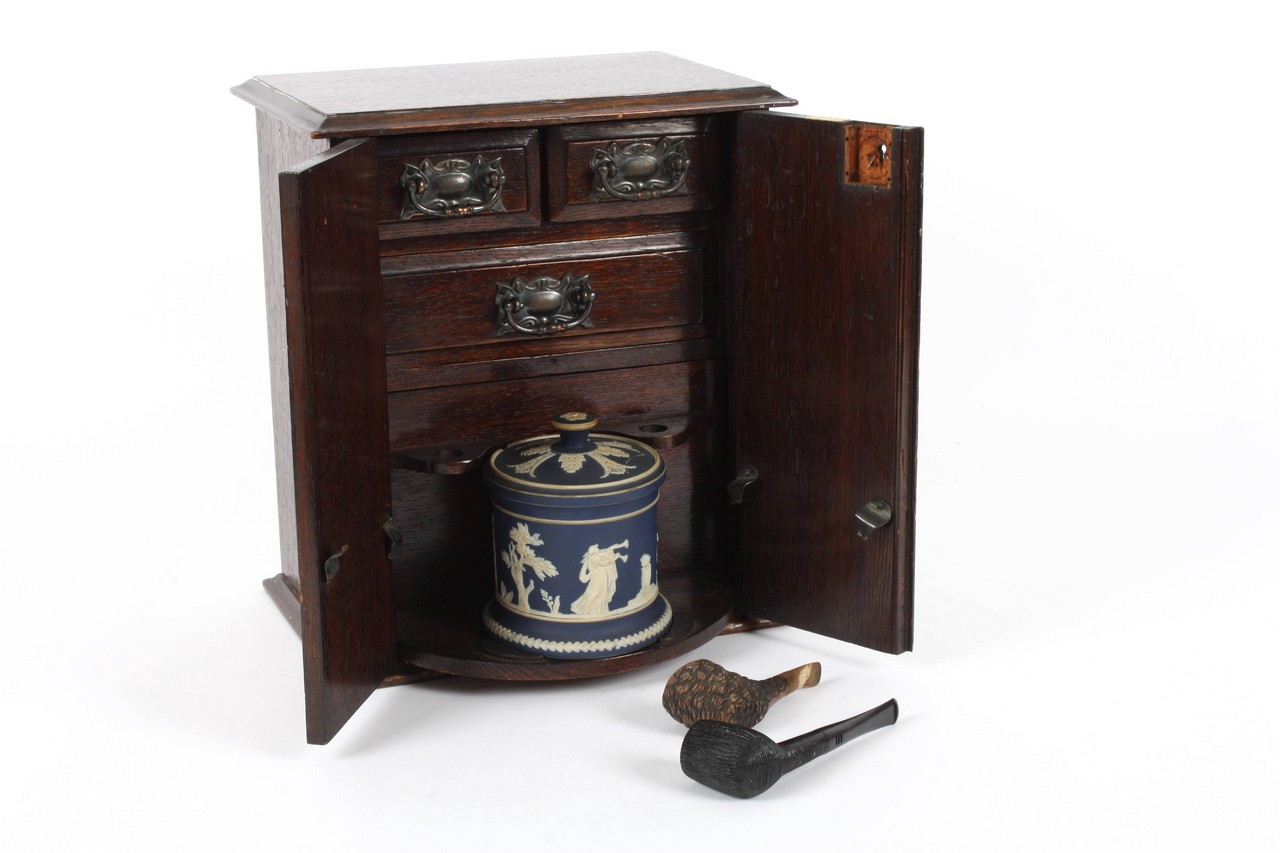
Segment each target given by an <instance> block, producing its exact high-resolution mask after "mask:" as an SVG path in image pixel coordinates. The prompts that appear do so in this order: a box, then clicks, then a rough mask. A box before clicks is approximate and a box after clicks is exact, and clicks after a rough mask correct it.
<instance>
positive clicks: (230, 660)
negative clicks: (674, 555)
mask: <svg viewBox="0 0 1280 853" xmlns="http://www.w3.org/2000/svg"><path fill="white" fill-rule="evenodd" d="M23 8H24V9H26V8H30V6H27V7H23ZM41 8H42V11H40V12H37V13H32V12H30V11H17V12H14V11H11V12H9V13H8V14H7V18H6V24H5V32H4V34H3V35H2V36H0V40H2V41H3V44H2V45H0V47H2V48H3V49H0V57H2V58H0V62H2V63H3V64H4V69H3V71H4V77H3V79H4V81H5V94H4V99H3V108H2V109H0V115H2V116H3V121H4V133H3V134H2V135H0V137H2V140H3V141H2V142H0V145H3V147H4V155H5V156H4V158H3V165H2V167H0V169H2V171H0V176H2V177H0V186H2V187H3V190H4V192H3V200H2V204H0V217H3V230H2V231H0V233H3V239H4V283H3V289H2V292H3V315H2V316H3V319H4V324H3V333H2V334H0V365H2V366H0V370H2V371H3V380H4V381H3V392H4V393H3V400H4V406H3V408H4V413H3V417H2V419H0V423H2V424H3V426H2V427H0V429H3V442H0V453H2V454H3V457H2V462H3V468H2V470H0V525H3V538H2V539H0V567H2V568H3V574H2V575H0V578H2V580H3V582H2V585H0V617H2V618H0V653H2V654H3V660H2V661H0V664H2V669H0V677H2V678H3V679H4V684H5V688H4V693H3V702H0V715H2V716H3V725H2V727H0V743H3V746H0V786H3V789H4V790H3V792H0V813H2V814H3V816H2V817H0V846H4V847H5V849H9V850H45V849H50V850H52V849H69V850H93V849H108V848H118V849H132V850H195V849H200V850H203V849H207V850H232V849H267V848H269V847H270V848H277V849H279V848H284V847H286V846H287V847H288V848H290V849H295V850H353V849H360V850H392V849H414V850H422V849H439V850H455V849H493V850H512V849H520V848H525V847H526V846H528V845H532V846H533V848H534V849H547V850H550V849H556V850H588V849H610V850H619V851H629V850H653V849H676V850H693V849H704V850H705V849H720V848H726V847H733V848H742V849H748V850H753V849H764V848H766V847H768V848H777V847H778V846H779V845H781V844H784V843H786V844H787V845H788V849H791V848H792V847H796V846H803V845H808V846H810V847H812V848H814V849H835V848H836V847H837V846H838V847H839V848H840V849H849V850H868V851H895V850H912V851H915V850H919V851H939V850H983V851H994V850H1001V851H1004V850H1007V851H1028V850H1036V851H1047V850H1064V851H1078V850H1085V849H1089V850H1121V849H1135V850H1161V851H1167V850H1206V849H1228V848H1230V849H1239V850H1260V849H1274V848H1273V847H1270V845H1272V844H1274V843H1275V838H1276V836H1277V825H1276V818H1275V817H1274V807H1275V803H1276V801H1277V800H1278V799H1280V782H1278V779H1280V768H1278V767H1277V762H1278V761H1280V742H1278V738H1277V734H1276V731H1277V722H1276V719H1277V711H1278V710H1280V709H1278V708H1277V702H1276V699H1275V692H1276V691H1275V687H1276V663H1275V661H1276V655H1277V652H1280V642H1278V631H1277V627H1276V607H1277V603H1278V599H1280V595H1278V592H1280V585H1278V583H1277V579H1276V578H1277V569H1280V547H1278V538H1280V534H1278V533H1277V530H1278V528H1280V524H1278V523H1277V511H1278V510H1280V505H1278V504H1280V501H1278V500H1277V483H1278V482H1280V461H1278V460H1280V456H1278V453H1277V449H1276V443H1277V439H1280V428H1278V427H1280V391H1278V387H1277V386H1278V385H1280V382H1278V381H1277V368H1278V367H1280V351H1278V348H1277V344H1276V340H1275V336H1274V333H1273V329H1274V327H1275V325H1276V322H1277V315H1278V313H1280V312H1278V309H1280V296H1278V295H1277V288H1278V286H1280V276H1278V275H1277V264H1276V262H1275V244H1276V231H1277V224H1278V222H1277V214H1276V194H1277V191H1278V190H1280V182H1278V181H1277V160H1278V159H1280V158H1278V156H1277V150H1276V145H1277V141H1276V131H1277V121H1276V106H1275V104H1276V101H1275V98H1276V95H1275V84H1276V81H1277V79H1278V76H1280V75H1278V74H1277V68H1276V65H1275V62H1274V61H1273V59H1272V58H1270V57H1273V56H1274V46H1273V45H1272V44H1270V43H1269V42H1270V41H1271V40H1272V39H1271V38H1270V36H1269V35H1268V33H1272V34H1273V33H1274V28H1273V27H1264V25H1263V22H1262V21H1261V19H1259V18H1258V17H1256V16H1254V15H1253V14H1251V13H1249V12H1247V11H1246V5H1245V4H1235V3H1216V4H1202V3H1201V4H1182V3H1165V4H1150V6H1149V8H1148V7H1147V6H1146V5H1145V4H1144V5H1143V6H1141V7H1139V6H1138V5H1137V4H1122V3H1108V4H1092V3H1072V4H1069V5H1062V6H1058V7H1042V6H1041V5H1039V4H1025V3H1018V4H1009V5H1007V6H1002V5H998V4H994V5H993V4H981V3H947V4H936V5H934V4H928V3H917V4H894V3H885V2H877V3H845V4H833V5H819V4H816V3H808V2H792V3H787V4H777V3H770V4H755V3H738V4H723V5H721V6H720V8H721V10H722V11H711V10H710V7H696V8H688V7H684V6H681V5H680V4H662V3H648V4H646V3H639V2H634V3H629V4H599V3H572V4H568V3H556V2H543V3H519V4H516V3H505V2H483V3H469V4H440V3H424V2H415V3H395V2H386V3H379V4H376V5H375V4H372V3H364V4H357V3H342V4H328V3H320V2H317V3H311V4H306V5H302V4H298V5H295V6H292V7H289V8H283V7H277V6H276V5H274V4H271V3H265V2H264V3H253V4H248V3H237V2H225V3H220V4H218V5H217V6H211V7H209V8H207V9H205V10H203V11H201V10H199V9H197V8H194V7H186V6H181V5H174V4H163V5H161V4H157V5H155V6H145V5H140V4H129V3H124V4H119V3H116V4H96V5H94V6H88V5H84V6H65V7H58V6H54V5H46V6H43V7H41ZM1248 8H1261V4H1248ZM178 10H182V11H178ZM33 14H34V15H35V17H33ZM24 15H25V16H26V17H24ZM619 19H623V20H625V21H626V22H627V23H625V24H623V23H615V21H618V20H619ZM615 50H616V51H627V50H665V51H667V52H670V53H674V54H676V55H678V56H684V57H686V58H689V59H694V60H697V61H700V62H703V63H706V64H708V65H712V66H716V67H720V68H724V69H726V70H729V71H732V72H735V73H738V74H742V75H744V76H747V77H751V78H754V79H757V80H763V81H765V82H767V83H769V84H771V85H773V86H774V87H776V88H777V89H779V90H780V91H782V92H784V93H786V94H788V95H792V96H793V97H796V98H799V99H800V101H801V107H800V108H799V109H800V110H801V111H805V112H809V113H812V114H816V115H832V116H841V117H846V118H853V119H861V120H869V121H883V122H895V123H902V124H919V125H923V126H924V127H925V128H926V184H925V237H924V246H925V251H924V309H923V348H922V356H921V371H920V372H921V382H920V459H919V522H918V530H919V538H918V563H917V584H916V594H917V610H916V625H917V628H916V649H917V650H916V651H915V652H914V653H913V654H910V655H905V656H902V657H897V658H894V657H889V656H883V655H878V654H875V653H872V652H866V651H863V650H859V649H856V648H852V647H847V646H843V645H841V644H838V643H834V642H830V641H826V640H823V639H821V638H817V637H814V636H810V635H806V634H803V633H800V632H797V631H793V630H790V629H782V630H777V631H773V632H765V633H761V634H755V635H749V636H739V637H730V638H720V639H717V640H715V641H713V642H712V643H711V644H710V645H708V646H707V647H705V648H704V649H703V650H702V651H701V652H700V654H702V655H705V656H707V657H711V658H713V659H715V660H717V661H719V662H720V663H722V664H724V665H726V666H728V667H729V668H731V669H736V670H738V671H740V672H743V673H745V674H748V675H751V676H753V677H757V678H761V677H765V676H767V675H771V674H773V673H774V672H777V671H779V670H782V669H786V668H789V667H791V666H794V665H796V664H799V663H802V662H805V661H807V660H811V659H818V660H821V661H822V662H823V664H824V666H825V671H826V676H825V678H824V681H823V684H822V685H820V686H819V687H818V688H816V689H814V690H810V691H806V692H804V693H802V694H800V695H797V696H795V697H791V698H789V699H787V700H786V701H785V702H784V703H782V704H780V705H778V706H777V707H776V708H775V709H774V710H773V711H772V712H771V713H770V715H769V716H768V717H767V718H766V720H765V721H764V722H763V723H762V724H761V729H762V730H763V731H764V732H766V733H767V734H769V735H771V736H772V737H774V738H776V739H779V740H781V739H783V738H786V737H790V736H792V735H794V734H798V733H800V732H803V731H807V730H808V729H810V728H813V727H815V726H817V725H820V724H823V723H827V722H830V721H833V720H835V719H838V718H841V717H844V716H849V715H851V714H853V713H855V712H857V711H860V710H862V709H864V708H868V707H871V706H872V705H875V704H878V703H880V702H881V701H883V700H884V699H886V698H888V697H890V696H896V697H897V698H898V700H899V701H900V702H901V704H902V709H903V714H902V719H901V720H900V722H899V723H898V725H897V726H896V727H894V728H891V729H888V730H886V731H882V732H877V733H875V734H873V735H870V736H868V737H867V738H866V739H864V740H861V741H857V742H855V743H853V744H850V745H846V746H844V747H843V748H842V749H841V750H839V751H837V752H834V753H832V754H830V755H828V756H825V757H823V758H821V759H819V760H818V761H817V762H815V763H814V764H811V765H809V766H808V767H806V768H803V769H801V770H797V771H795V772H794V773H792V774H791V775H789V776H787V777H786V778H784V779H783V780H782V782H780V783H779V784H778V786H777V787H775V788H774V789H773V790H771V791H770V792H768V793H766V794H765V795H764V796H762V797H760V798H758V799H755V800H751V801H736V800H731V799H729V798H726V797H723V796H721V795H718V794H715V793H714V792H711V791H709V790H707V789H703V788H701V787H699V786H697V785H695V784H694V783H693V782H691V781H689V780H687V779H686V778H685V777H684V776H683V775H681V773H680V771H679V767H678V764H677V755H678V751H679V746H680V739H681V736H682V731H683V730H682V729H681V728H679V727H678V726H676V725H675V724H674V723H672V722H671V721H670V720H668V719H667V718H666V717H665V715H664V714H663V712H662V710H661V708H660V706H659V696H660V693H661V688H662V685H663V683H664V681H665V679H666V676H667V675H668V674H669V672H670V670H671V669H673V668H674V666H675V665H674V664H672V665H671V666H662V667H658V668H655V669H654V670H652V671H644V672H638V673H633V674H629V675H625V676H621V677H616V678H612V679H609V680H605V681H601V682H595V683H575V684H561V685H542V686H522V685H493V684H482V683H472V682H465V681H453V682H450V683H441V684H434V685H420V686H412V687H403V688H397V689H393V690H383V691H379V692H378V693H377V694H376V695H375V696H374V697H373V698H372V699H370V701H369V702H368V703H367V705H366V706H365V707H364V708H363V709H362V710H361V711H360V712H359V713H358V714H357V715H356V717H355V719H354V720H353V721H352V722H351V723H350V724H349V725H348V726H347V727H346V728H345V729H344V730H343V731H342V732H341V733H340V734H339V736H338V737H337V739H336V740H335V741H334V742H333V743H332V744H330V745H329V746H326V747H313V746H307V745H306V744H305V743H304V735H303V700H302V680H301V655H300V646H299V643H298V641H297V639H296V637H295V636H294V635H293V633H292V631H291V630H290V629H289V628H288V627H287V625H286V624H285V622H284V621H283V620H282V619H281V618H280V616H279V615H278V613H277V612H276V610H275V608H274V606H273V605H272V604H271V603H270V601H269V599H268V598H267V596H266V594H265V593H264V592H263V591H262V589H261V588H260V586H259V582H260V580H261V579H262V578H263V577H266V576H267V575H269V574H272V573H274V572H275V571H276V568H275V566H276V562H277V553H278V552H277V545H276V529H275V525H276V513H275V498H274V493H275V492H274V490H275V486H274V471H273V462H272V452H271V424H270V410H269V397H268V386H267V353H266V339H265V323H264V319H263V318H264V311H263V297H262V288H261V256H260V248H259V246H260V243H259V230H258V229H259V221H258V219H259V214H258V199H257V174H256V170H257V163H256V154H255V147H254V146H255V141H254V123H253V111H252V109H251V108H250V107H249V106H248V105H247V104H244V103H242V102H240V101H239V100H237V99H235V98H233V97H232V96H231V95H230V94H229V93H228V89H229V88H230V87H231V86H233V85H236V84H238V83H240V82H241V81H242V80H244V79H245V78H247V77H249V76H251V75H254V74H270V73H282V72H293V71H313V70H326V69H335V68H361V67H372V66H383V65H413V64H425V63H432V62H460V61H467V60H471V59H475V60H483V59H509V58H521V57H529V56H555V55H566V54H584V53H602V52H612V51H615ZM691 657H692V656H691Z"/></svg>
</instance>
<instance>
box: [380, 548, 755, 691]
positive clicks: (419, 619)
mask: <svg viewBox="0 0 1280 853" xmlns="http://www.w3.org/2000/svg"><path fill="white" fill-rule="evenodd" d="M659 586H660V589H661V592H662V594H663V595H664V596H666V598H667V600H668V601H670V602H671V607H672V610H674V611H675V615H674V619H673V622H672V625H671V630H670V631H668V632H667V634H666V636H664V637H663V638H662V639H661V640H659V641H658V642H657V643H655V644H654V645H652V646H649V647H648V648H645V649H641V650H640V651H637V652H631V653H629V654H625V655H618V656H617V657H611V658H603V659H600V660H550V659H548V658H544V657H542V656H541V655H536V654H530V653H527V652H522V651H520V650H518V649H515V648H513V647H510V646H507V645H505V644H503V643H501V642H499V641H498V640H497V639H495V638H493V637H491V636H489V634H488V633H487V632H486V631H484V630H483V628H482V626H481V622H480V607H476V608H475V612H474V613H473V612H470V611H469V610H467V609H465V608H458V607H456V606H453V607H445V608H442V609H441V610H440V611H433V610H426V609H424V610H419V611H415V612H412V613H407V614H406V613H402V614H401V615H400V622H399V627H398V631H397V633H398V636H399V639H400V648H399V654H400V657H401V659H402V660H404V661H405V662H407V663H410V664H413V665H414V666H419V667H422V668H423V669H428V670H433V671H435V672H444V673H449V674H452V675H465V676H470V677H473V678H490V679H496V680H500V681H567V680H570V679H578V678H593V677H596V676H600V675H612V674H614V673H619V672H629V671H631V670H633V669H639V668H640V667H644V666H650V665H652V664H655V663H661V662H663V661H667V660H672V659H674V658H677V657H680V656H681V655H683V654H685V653H687V652H689V651H692V650H693V649H696V648H697V647H698V646H701V645H702V644H704V643H706V642H707V641H709V640H710V639H711V638H712V637H715V636H716V635H717V634H719V633H720V632H721V631H722V630H723V629H724V627H725V625H726V624H728V622H729V616H730V612H731V610H732V602H733V600H732V596H731V594H730V591H729V589H728V587H727V586H725V585H724V584H722V583H720V582H719V581H716V580H714V579H711V578H707V577H705V576H703V575H700V574H697V573H694V572H685V573H682V574H677V575H670V576H665V575H664V576H662V577H660V578H659Z"/></svg>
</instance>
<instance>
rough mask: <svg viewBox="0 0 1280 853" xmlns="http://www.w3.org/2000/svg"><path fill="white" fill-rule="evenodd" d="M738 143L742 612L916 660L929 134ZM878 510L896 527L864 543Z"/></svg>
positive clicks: (905, 131)
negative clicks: (745, 471) (863, 520)
mask: <svg viewBox="0 0 1280 853" xmlns="http://www.w3.org/2000/svg"><path fill="white" fill-rule="evenodd" d="M737 137H738V155H737V159H736V162H735V164H734V166H733V169H732V172H733V176H732V182H733V197H732V207H731V215H732V222H731V225H732V230H733V234H734V238H735V245H736V251H734V252H733V253H732V258H731V259H730V260H731V263H732V264H733V272H732V273H731V278H730V281H731V285H730V287H729V295H728V300H729V308H730V311H731V316H730V318H729V320H730V322H729V324H728V328H729V334H730V335H732V336H733V340H732V346H731V347H730V352H731V353H732V359H731V362H730V405H731V407H732V411H733V418H732V420H733V423H734V431H735V436H734V447H735V456H734V461H735V462H736V464H737V465H738V466H748V465H749V466H752V467H754V468H755V469H756V471H757V472H758V479H757V480H756V482H754V483H753V484H751V485H749V486H747V487H746V489H745V491H744V494H743V499H742V504H741V518H740V522H741V529H742V536H741V542H742V551H741V554H740V555H739V559H738V573H739V577H738V586H739V589H740V597H739V609H740V611H742V612H743V613H744V614H748V615H751V616H756V617H764V618H769V619H775V620H778V621H781V622H785V623H787V624H789V625H794V626H795V627H798V628H804V629H807V630H812V631H816V632H818V633H821V634H825V635H828V636H832V637H836V638H839V639H843V640H847V641H850V642H854V643H857V644H859V645H864V646H868V647H870V648H873V649H878V650H881V651H886V652H894V653H897V652H903V651H907V650H909V649H910V648H911V643H912V573H913V560H914V554H913V551H914V547H913V546H914V532H915V531H914V515H915V432H916V354H917V349H918V347H917V338H918V328H919V319H918V318H919V314H918V311H919V285H920V267H919V262H920V206H921V194H920V167H921V156H922V152H923V132H922V131H921V130H920V129H918V128H890V127H885V126H879V125H863V124H859V123H855V122H840V121H831V120H824V119H811V118H805V117H801V116H792V115H786V114H777V113H766V112H759V113H744V114H742V116H741V117H740V119H739V124H738V135H737ZM882 146H883V147H882ZM876 500H882V501H884V502H886V503H887V504H889V507H890V510H891V513H892V517H891V520H890V521H889V522H888V523H887V524H886V525H884V526H882V527H880V528H879V529H876V530H874V532H871V533H870V534H869V536H868V538H866V539H863V538H862V537H861V536H860V535H859V532H858V522H857V520H856V516H857V514H858V512H859V509H860V508H861V507H863V506H864V505H865V504H867V503H868V502H871V501H876Z"/></svg>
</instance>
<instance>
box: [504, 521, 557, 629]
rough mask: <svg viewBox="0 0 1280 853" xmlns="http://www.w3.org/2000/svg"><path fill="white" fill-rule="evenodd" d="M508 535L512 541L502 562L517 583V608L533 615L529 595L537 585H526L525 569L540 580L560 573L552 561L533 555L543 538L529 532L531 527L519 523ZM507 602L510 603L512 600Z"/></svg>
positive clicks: (508, 544)
mask: <svg viewBox="0 0 1280 853" xmlns="http://www.w3.org/2000/svg"><path fill="white" fill-rule="evenodd" d="M507 535H508V537H509V538H510V540H511V541H510V542H508V543H507V550H506V551H504V552H503V553H502V562H503V563H505V564H506V566H507V568H508V569H510V570H511V579H512V580H513V581H514V582H515V586H516V590H515V591H516V595H517V597H518V598H517V601H516V602H515V606H516V608H517V609H518V610H523V611H526V612H528V613H532V612H533V608H532V607H530V606H529V594H530V593H532V592H533V590H534V588H535V586H536V584H535V583H534V582H533V581H529V583H528V584H527V585H526V584H525V582H524V573H525V568H526V567H527V568H529V569H532V570H533V573H534V575H536V576H537V578H538V580H546V579H547V578H553V577H555V576H556V575H558V574H559V573H560V572H559V571H558V570H557V569H556V567H555V566H554V565H552V563H551V561H550V560H548V559H546V558H545V557H539V556H538V555H537V554H535V553H533V546H535V545H542V544H543V542H542V537H541V536H539V535H538V534H537V533H533V532H532V531H530V530H529V525H527V524H524V523H523V522H517V523H516V526H515V527H513V528H511V532H510V533H509V534H507ZM507 601H508V602H509V601H510V599H507Z"/></svg>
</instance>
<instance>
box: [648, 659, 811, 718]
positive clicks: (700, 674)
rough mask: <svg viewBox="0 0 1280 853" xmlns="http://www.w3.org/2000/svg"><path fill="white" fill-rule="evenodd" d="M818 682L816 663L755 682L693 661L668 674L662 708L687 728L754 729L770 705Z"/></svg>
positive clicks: (711, 664) (715, 665)
mask: <svg viewBox="0 0 1280 853" xmlns="http://www.w3.org/2000/svg"><path fill="white" fill-rule="evenodd" d="M821 678H822V664H820V663H816V662H815V663H807V664H805V665H804V666H798V667H796V668H795V669H789V670H787V671H786V672H783V673H779V674H778V675H775V676H774V677H773V678H766V679H765V680H763V681H755V680H753V679H750V678H747V677H746V676H743V675H738V673H736V672H730V671H729V670H727V669H725V668H724V667H722V666H720V664H717V663H712V662H711V661H709V660H695V661H693V662H691V663H687V664H685V665H684V666H682V667H680V668H679V669H677V670H676V671H675V672H673V673H672V674H671V678H669V679H668V680H667V686H666V689H665V690H663V691H662V707H663V708H666V709H667V713H668V714H670V715H671V716H672V718H674V719H675V720H676V721H677V722H680V723H684V724H685V725H686V726H692V725H693V724H694V723H696V722H698V721H699V720H715V721H716V722H720V723H734V724H736V725H739V726H754V725H755V724H756V723H758V722H760V721H761V720H762V719H764V715H765V714H766V713H768V711H769V709H770V708H771V707H773V703H775V702H777V701H778V700H779V699H781V698H782V697H783V696H789V695H791V694H792V693H794V692H795V691H797V690H800V689H801V688H804V687H812V686H813V685H815V684H817V683H818V681H819V680H820V679H821Z"/></svg>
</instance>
